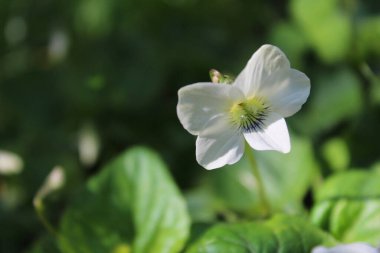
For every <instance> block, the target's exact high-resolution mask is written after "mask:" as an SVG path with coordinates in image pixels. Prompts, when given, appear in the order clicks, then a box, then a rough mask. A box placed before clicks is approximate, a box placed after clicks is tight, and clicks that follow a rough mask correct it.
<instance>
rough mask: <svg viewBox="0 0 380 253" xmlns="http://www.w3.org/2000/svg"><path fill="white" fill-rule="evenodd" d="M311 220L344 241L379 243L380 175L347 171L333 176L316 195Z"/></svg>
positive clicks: (369, 172)
mask: <svg viewBox="0 0 380 253" xmlns="http://www.w3.org/2000/svg"><path fill="white" fill-rule="evenodd" d="M316 199H317V201H318V203H317V205H316V206H315V207H314V208H313V210H312V215H311V217H312V221H313V223H314V224H317V225H318V226H320V227H321V228H323V229H325V230H327V231H329V232H331V233H332V234H333V235H334V236H335V237H336V238H337V239H339V240H341V241H343V242H347V243H348V242H355V241H362V242H368V243H372V244H373V245H379V244H380V173H378V172H371V171H348V172H345V173H340V174H338V175H335V176H333V177H331V178H330V179H329V180H327V181H326V183H324V185H322V187H321V188H320V189H319V190H318V192H317V194H316Z"/></svg>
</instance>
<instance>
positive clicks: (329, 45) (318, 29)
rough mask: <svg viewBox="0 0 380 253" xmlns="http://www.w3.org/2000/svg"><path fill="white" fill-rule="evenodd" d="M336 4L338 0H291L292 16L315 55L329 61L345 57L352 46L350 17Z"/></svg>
mask: <svg viewBox="0 0 380 253" xmlns="http://www.w3.org/2000/svg"><path fill="white" fill-rule="evenodd" d="M339 4H340V3H339V0H319V1H311V0H293V1H292V2H291V12H292V14H293V17H294V19H295V20H296V22H297V23H298V25H299V26H300V27H301V29H302V30H303V32H304V33H305V36H306V37H307V39H308V40H309V42H310V44H311V45H312V46H313V47H314V49H315V50H316V52H317V53H318V55H319V56H320V57H321V58H322V60H324V61H326V62H328V63H331V62H336V61H339V60H342V59H344V57H345V56H346V55H347V53H348V51H349V49H350V45H351V43H350V42H351V37H352V29H351V25H350V16H349V15H348V14H347V13H344V11H343V10H342V9H340V6H339Z"/></svg>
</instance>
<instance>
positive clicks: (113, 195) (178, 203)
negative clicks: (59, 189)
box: [60, 148, 189, 253]
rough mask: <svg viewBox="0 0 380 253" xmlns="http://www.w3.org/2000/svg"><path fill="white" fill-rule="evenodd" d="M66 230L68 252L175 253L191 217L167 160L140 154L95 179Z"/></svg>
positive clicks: (64, 243)
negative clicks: (174, 181)
mask: <svg viewBox="0 0 380 253" xmlns="http://www.w3.org/2000/svg"><path fill="white" fill-rule="evenodd" d="M60 228H61V229H60V232H61V234H62V236H61V238H60V246H61V249H62V251H63V252H70V253H71V252H75V253H82V252H83V253H84V252H91V253H93V252H99V253H100V252H112V251H115V252H118V250H119V249H120V248H122V249H128V248H129V249H131V251H132V252H134V253H175V252H179V251H180V250H181V248H182V247H183V244H184V241H185V240H186V239H187V236H188V233H189V217H188V214H187V211H186V208H185V203H184V200H183V198H182V196H181V195H180V193H179V192H178V189H177V187H176V186H175V184H174V183H173V180H172V179H171V178H170V176H169V175H168V173H167V168H166V166H165V165H164V164H163V162H162V161H161V159H160V158H159V157H158V156H157V155H156V154H155V153H154V152H152V151H150V150H148V149H146V148H134V149H131V150H129V151H127V152H125V153H124V154H122V155H120V156H119V157H118V158H116V159H115V160H114V161H113V162H111V163H110V164H109V165H107V166H106V167H105V168H103V169H102V171H101V172H100V173H99V174H98V175H96V176H94V177H93V178H92V179H90V181H89V182H88V184H87V189H86V191H85V192H84V193H83V194H82V195H81V196H80V198H79V201H78V202H77V203H76V204H74V205H73V206H72V207H70V208H69V209H68V210H67V211H66V212H65V214H64V217H63V219H62V222H61V227H60ZM119 251H120V250H119Z"/></svg>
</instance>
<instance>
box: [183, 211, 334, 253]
mask: <svg viewBox="0 0 380 253" xmlns="http://www.w3.org/2000/svg"><path fill="white" fill-rule="evenodd" d="M330 242H331V243H332V242H333V241H332V239H331V237H330V236H328V235H327V234H325V233H323V232H322V231H320V230H319V229H317V228H316V227H314V226H312V225H311V224H309V223H307V222H306V221H304V220H303V219H301V218H296V217H290V216H276V217H274V218H273V219H271V220H269V221H267V222H243V223H236V224H221V225H216V226H214V227H213V228H211V229H210V230H208V231H207V232H206V234H205V235H204V236H202V238H201V239H200V240H198V241H197V242H196V243H195V244H194V245H192V247H191V248H190V249H189V250H188V251H187V253H216V252H228V253H256V252H260V253H277V252H281V253H310V252H311V249H312V248H313V247H315V246H317V245H321V244H326V243H330Z"/></svg>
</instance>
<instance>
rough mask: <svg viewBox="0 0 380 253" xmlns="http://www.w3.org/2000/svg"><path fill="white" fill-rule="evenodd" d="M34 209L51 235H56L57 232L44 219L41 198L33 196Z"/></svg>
mask: <svg viewBox="0 0 380 253" xmlns="http://www.w3.org/2000/svg"><path fill="white" fill-rule="evenodd" d="M33 205H34V209H35V211H36V214H37V217H38V219H39V220H40V221H41V223H42V225H44V227H45V228H46V230H47V231H49V232H50V233H51V234H52V235H54V236H57V235H58V233H57V231H56V230H55V229H54V227H53V226H52V225H51V224H50V222H49V221H48V220H47V219H46V217H45V214H44V206H43V203H42V200H41V199H40V198H38V197H37V198H35V199H34V201H33Z"/></svg>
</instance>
